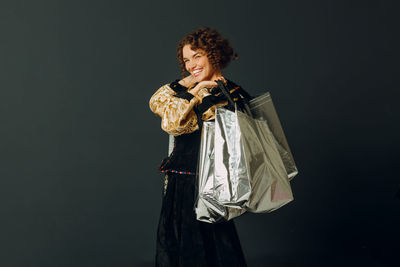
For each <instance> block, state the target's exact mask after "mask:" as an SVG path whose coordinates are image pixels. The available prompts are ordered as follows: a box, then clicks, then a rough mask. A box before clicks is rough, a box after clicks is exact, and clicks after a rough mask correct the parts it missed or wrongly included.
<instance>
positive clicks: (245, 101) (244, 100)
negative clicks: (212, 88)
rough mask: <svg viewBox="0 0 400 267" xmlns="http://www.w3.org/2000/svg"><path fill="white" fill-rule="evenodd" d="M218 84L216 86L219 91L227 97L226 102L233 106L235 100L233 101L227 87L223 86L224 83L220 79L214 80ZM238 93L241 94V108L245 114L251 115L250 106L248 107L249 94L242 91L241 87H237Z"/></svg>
mask: <svg viewBox="0 0 400 267" xmlns="http://www.w3.org/2000/svg"><path fill="white" fill-rule="evenodd" d="M216 82H217V84H218V87H219V88H220V89H221V92H222V93H223V94H224V95H225V97H226V98H227V99H228V102H229V103H230V104H231V105H232V107H235V101H233V99H232V97H231V94H230V93H229V91H228V89H227V88H226V87H225V84H224V83H223V82H222V81H221V80H217V81H216ZM238 92H239V95H240V96H241V100H242V102H241V104H242V105H243V109H244V110H245V112H246V113H247V115H249V116H252V113H251V110H250V107H249V100H250V98H251V97H250V95H249V94H248V93H247V92H246V91H244V90H243V89H242V88H239V89H238Z"/></svg>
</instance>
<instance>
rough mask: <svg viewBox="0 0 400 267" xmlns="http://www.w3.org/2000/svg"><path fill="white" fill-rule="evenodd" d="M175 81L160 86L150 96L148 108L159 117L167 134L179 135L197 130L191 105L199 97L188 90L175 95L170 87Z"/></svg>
mask: <svg viewBox="0 0 400 267" xmlns="http://www.w3.org/2000/svg"><path fill="white" fill-rule="evenodd" d="M171 85H172V86H175V87H176V86H177V84H176V83H174V84H173V83H171V84H166V85H163V86H161V87H160V88H159V89H158V90H157V91H156V92H155V93H154V95H153V96H152V97H151V98H150V102H149V105H150V109H151V111H153V113H155V114H156V115H158V116H160V117H161V128H162V129H163V130H164V131H166V132H167V133H168V134H172V135H175V136H176V135H181V134H186V133H191V132H194V131H195V130H197V129H198V128H199V127H198V125H197V117H196V113H195V112H194V110H193V107H194V106H195V105H196V104H197V103H198V101H199V99H198V98H196V97H194V96H193V95H192V94H190V93H189V92H186V91H183V92H181V93H179V95H180V96H179V97H177V96H176V94H177V93H176V92H175V91H174V90H173V89H172V88H171Z"/></svg>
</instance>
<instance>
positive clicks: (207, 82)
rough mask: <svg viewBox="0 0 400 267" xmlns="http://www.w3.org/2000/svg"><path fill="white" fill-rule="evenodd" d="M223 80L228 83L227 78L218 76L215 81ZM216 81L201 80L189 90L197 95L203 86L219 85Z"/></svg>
mask: <svg viewBox="0 0 400 267" xmlns="http://www.w3.org/2000/svg"><path fill="white" fill-rule="evenodd" d="M217 80H221V81H223V82H224V83H226V80H225V78H224V77H222V76H221V77H218V78H217V79H216V80H215V81H217ZM215 81H201V82H199V83H198V84H197V85H196V86H195V87H194V88H193V89H191V90H189V91H188V92H189V93H191V94H192V95H197V94H198V92H199V91H200V90H201V89H203V88H213V87H216V86H218V84H217V83H216V82H215Z"/></svg>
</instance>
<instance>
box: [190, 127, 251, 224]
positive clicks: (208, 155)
mask: <svg viewBox="0 0 400 267" xmlns="http://www.w3.org/2000/svg"><path fill="white" fill-rule="evenodd" d="M214 131H215V123H214V122H211V121H209V122H204V123H203V127H202V132H201V145H200V152H199V161H198V168H197V170H198V177H197V178H198V179H197V192H198V193H197V200H196V205H195V212H196V218H197V220H199V221H204V222H208V223H215V222H218V221H221V220H230V219H232V218H235V217H237V216H239V215H241V214H243V213H244V212H245V209H243V208H232V207H226V206H224V205H222V204H221V203H219V202H218V201H217V200H216V199H215V190H214V189H215V185H214V170H215V166H214V142H215V141H214V140H215V139H214V136H215V135H214Z"/></svg>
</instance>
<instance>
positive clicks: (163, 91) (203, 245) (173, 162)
mask: <svg viewBox="0 0 400 267" xmlns="http://www.w3.org/2000/svg"><path fill="white" fill-rule="evenodd" d="M177 56H178V60H179V63H180V66H181V69H182V76H184V74H185V72H186V71H187V72H189V73H190V75H189V76H187V77H185V78H183V79H181V80H179V79H178V80H175V81H173V82H171V83H169V84H166V85H164V86H162V87H161V88H159V89H158V90H157V91H156V93H155V94H154V95H153V96H152V97H151V99H150V109H151V110H152V111H153V112H154V113H155V114H157V115H158V116H160V117H161V119H162V121H161V128H162V129H163V130H164V131H166V132H167V133H169V134H171V135H174V150H173V152H172V153H171V154H170V155H169V156H168V157H167V158H166V159H164V161H163V162H162V164H161V166H160V171H161V172H163V173H165V176H164V177H165V178H164V179H165V180H164V181H165V182H164V192H163V202H162V208H161V215H160V220H159V225H158V231H157V252H156V266H162V267H170V266H184V267H186V266H190V267H197V266H204V267H212V266H218V267H219V266H220V267H226V266H229V267H234V266H240V267H242V266H246V262H245V259H244V255H243V252H242V248H241V246H240V241H239V238H238V235H237V232H236V228H235V225H234V223H233V221H228V222H220V223H216V224H210V223H206V222H200V221H198V220H196V214H195V211H194V203H195V194H196V192H195V183H196V176H195V175H196V166H197V156H198V153H199V146H200V128H201V125H202V123H201V122H202V121H206V120H212V119H214V116H215V108H216V106H226V107H228V106H227V101H226V99H225V98H224V96H223V94H222V93H221V92H220V90H218V87H217V83H216V82H215V81H216V80H222V81H223V82H224V83H225V85H226V87H227V88H228V89H229V90H230V92H231V94H232V96H233V97H234V99H235V100H239V99H240V97H239V92H242V93H244V94H246V93H245V92H244V91H243V89H242V88H241V87H240V86H238V85H236V84H235V83H233V82H232V81H230V80H228V79H225V78H224V77H223V75H222V73H221V70H222V69H223V68H225V67H226V66H227V65H228V63H229V62H230V61H231V59H232V58H236V57H237V55H236V54H234V52H233V49H232V47H231V46H230V44H229V42H228V40H227V39H225V38H223V37H222V36H221V35H220V34H219V33H218V32H216V31H215V30H213V29H210V28H207V27H201V28H199V29H198V30H196V31H194V32H192V33H189V34H188V35H187V36H185V37H184V38H183V39H182V40H181V41H180V42H179V44H178V49H177ZM228 108H232V107H231V106H229V107H228Z"/></svg>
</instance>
